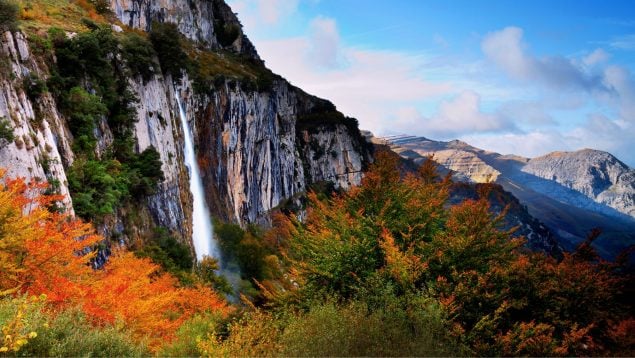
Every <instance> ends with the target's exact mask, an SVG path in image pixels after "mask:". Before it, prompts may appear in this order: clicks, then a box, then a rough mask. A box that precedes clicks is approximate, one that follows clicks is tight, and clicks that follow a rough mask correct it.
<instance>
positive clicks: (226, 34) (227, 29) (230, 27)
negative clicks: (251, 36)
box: [214, 20, 240, 47]
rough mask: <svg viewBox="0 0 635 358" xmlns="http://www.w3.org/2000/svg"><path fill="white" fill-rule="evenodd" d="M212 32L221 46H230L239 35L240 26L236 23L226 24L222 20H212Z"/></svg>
mask: <svg viewBox="0 0 635 358" xmlns="http://www.w3.org/2000/svg"><path fill="white" fill-rule="evenodd" d="M214 32H215V33H216V39H217V40H218V42H219V43H220V44H221V46H223V47H227V46H231V44H233V43H234V41H236V39H237V38H238V36H239V35H240V26H238V25H236V24H226V23H225V22H223V21H220V20H216V21H214Z"/></svg>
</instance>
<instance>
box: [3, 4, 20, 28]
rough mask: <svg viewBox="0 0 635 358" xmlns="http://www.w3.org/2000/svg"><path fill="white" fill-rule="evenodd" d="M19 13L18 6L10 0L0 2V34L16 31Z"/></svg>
mask: <svg viewBox="0 0 635 358" xmlns="http://www.w3.org/2000/svg"><path fill="white" fill-rule="evenodd" d="M19 12H20V8H19V7H18V4H16V3H14V2H13V1H10V0H0V32H4V31H16V30H17V28H18V14H19Z"/></svg>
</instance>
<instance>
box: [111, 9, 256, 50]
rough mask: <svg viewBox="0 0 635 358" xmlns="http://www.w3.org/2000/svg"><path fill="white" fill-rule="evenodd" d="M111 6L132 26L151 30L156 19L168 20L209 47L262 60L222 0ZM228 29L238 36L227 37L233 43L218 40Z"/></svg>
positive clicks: (194, 39) (185, 33)
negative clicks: (232, 51)
mask: <svg viewBox="0 0 635 358" xmlns="http://www.w3.org/2000/svg"><path fill="white" fill-rule="evenodd" d="M110 7H111V9H112V10H113V12H114V13H115V15H116V16H117V18H118V19H119V20H120V21H121V22H123V23H124V24H125V25H127V26H129V27H131V28H135V29H140V30H143V31H150V29H151V28H152V22H153V21H158V22H169V23H173V24H176V25H177V26H178V29H179V31H180V32H181V33H182V34H183V35H185V37H187V38H189V39H190V40H193V41H196V42H198V43H199V44H202V45H204V46H206V47H207V48H209V49H213V50H217V49H223V48H224V49H231V50H234V51H235V52H237V53H241V54H243V55H247V56H249V57H251V58H254V59H260V58H259V57H258V54H257V52H256V49H255V48H254V46H253V45H252V44H251V42H250V41H249V40H248V39H247V37H246V36H244V34H243V32H242V31H241V25H240V21H238V18H236V15H235V14H234V13H233V12H232V10H231V8H230V7H229V6H227V4H225V2H224V1H222V0H205V1H198V0H110ZM225 31H229V32H232V33H235V35H236V38H235V39H232V38H230V39H229V40H227V42H231V43H224V41H223V39H219V36H218V35H219V34H218V33H217V32H225ZM230 35H232V34H230ZM231 37H233V36H231Z"/></svg>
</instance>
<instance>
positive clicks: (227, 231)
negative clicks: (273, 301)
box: [214, 222, 271, 280]
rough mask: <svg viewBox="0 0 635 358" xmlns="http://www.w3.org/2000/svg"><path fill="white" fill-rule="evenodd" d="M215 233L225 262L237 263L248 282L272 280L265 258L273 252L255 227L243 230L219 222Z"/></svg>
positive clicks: (236, 226) (215, 227)
mask: <svg viewBox="0 0 635 358" xmlns="http://www.w3.org/2000/svg"><path fill="white" fill-rule="evenodd" d="M214 231H215V233H216V237H217V239H218V241H219V243H220V247H221V250H222V252H223V259H224V261H235V262H236V263H237V264H238V266H239V267H240V273H241V276H242V277H243V278H244V279H247V280H252V279H256V280H263V279H265V278H270V277H269V276H270V274H269V269H268V267H267V264H266V260H265V258H266V257H267V256H268V255H270V254H271V250H270V249H269V248H268V247H267V246H266V245H265V243H264V240H263V238H262V233H260V232H259V231H258V228H257V227H255V226H251V227H249V229H248V230H243V229H242V228H241V227H240V226H238V225H235V224H229V223H221V222H217V223H215V224H214Z"/></svg>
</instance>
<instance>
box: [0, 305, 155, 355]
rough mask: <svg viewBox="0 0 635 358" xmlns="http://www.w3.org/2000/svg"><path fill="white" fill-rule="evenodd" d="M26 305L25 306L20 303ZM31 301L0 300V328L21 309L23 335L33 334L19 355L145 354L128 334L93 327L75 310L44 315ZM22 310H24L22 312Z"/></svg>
mask: <svg viewBox="0 0 635 358" xmlns="http://www.w3.org/2000/svg"><path fill="white" fill-rule="evenodd" d="M25 302H29V303H28V304H26V305H25V304H24V303H25ZM31 302H33V301H32V300H31V299H27V298H25V297H24V298H18V299H10V298H4V299H2V300H0V326H4V325H5V324H6V323H7V322H8V320H10V319H11V318H12V317H14V316H15V313H16V312H17V311H18V309H20V307H22V308H23V309H22V324H21V327H20V331H21V333H23V334H25V335H26V334H28V333H30V332H35V333H36V336H35V337H33V338H31V339H28V343H26V344H25V345H24V346H22V347H21V349H20V350H19V351H18V352H15V353H16V355H19V356H34V357H80V356H82V357H87V356H104V357H123V356H125V357H130V356H134V357H138V356H146V355H148V351H147V350H146V349H145V347H143V346H137V345H135V344H134V343H133V342H132V341H131V340H130V339H129V338H128V335H127V334H126V333H125V332H123V331H120V330H118V329H116V328H115V327H112V326H106V327H94V326H92V325H91V324H90V322H88V320H87V319H86V316H85V315H84V314H83V313H82V312H81V310H79V309H69V310H65V311H62V312H58V313H57V315H56V316H55V317H53V316H50V315H49V314H47V313H46V310H45V306H44V305H43V304H42V303H39V302H35V303H31ZM25 307H26V309H24V308H25Z"/></svg>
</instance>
